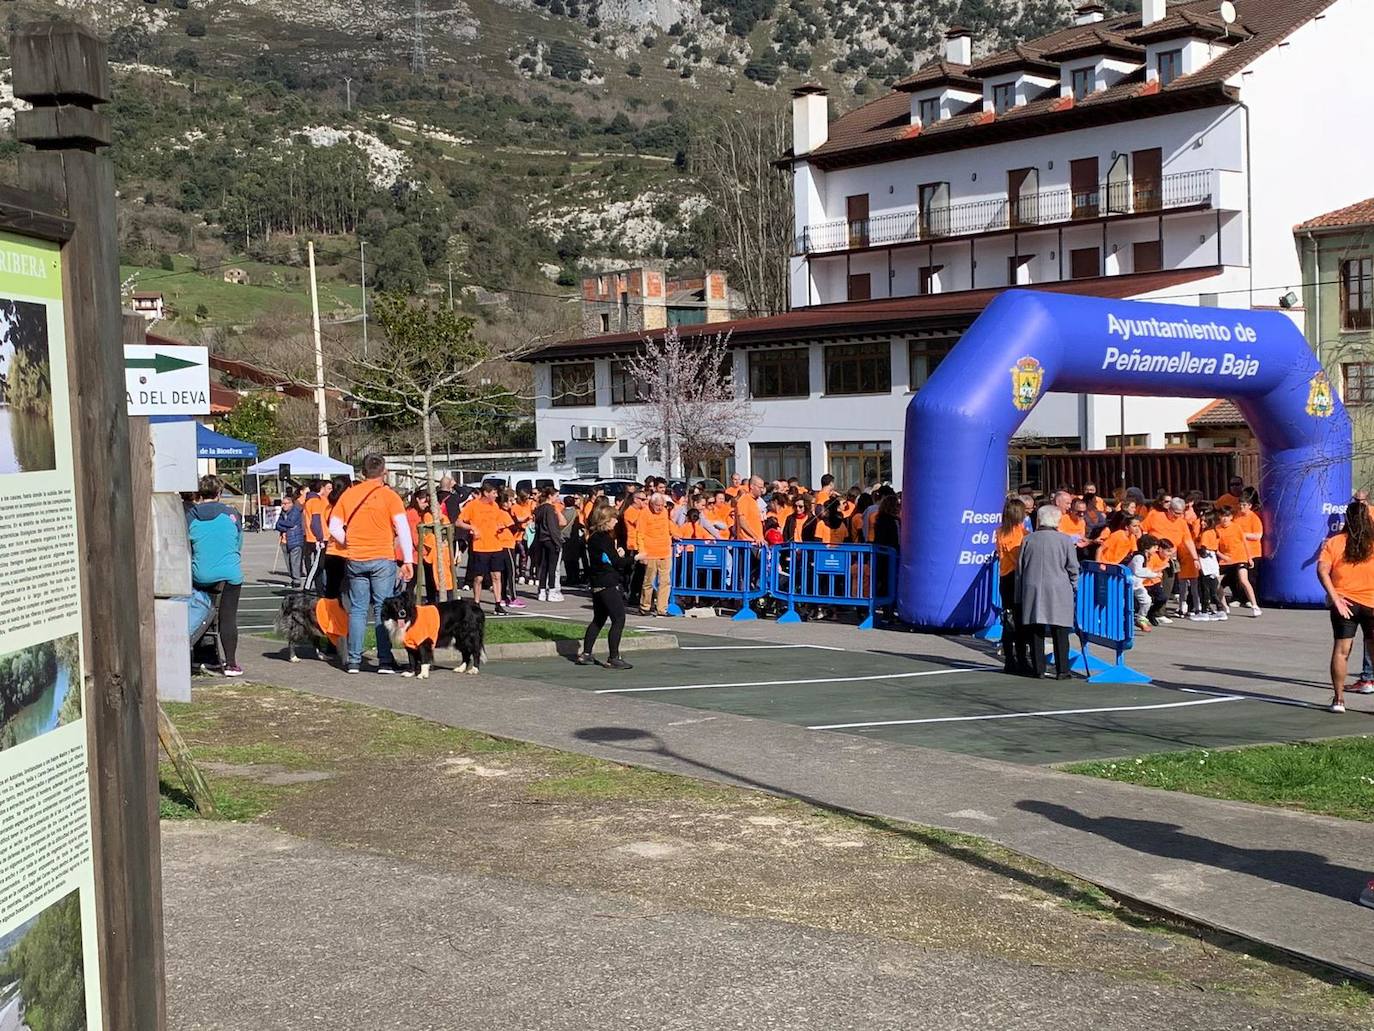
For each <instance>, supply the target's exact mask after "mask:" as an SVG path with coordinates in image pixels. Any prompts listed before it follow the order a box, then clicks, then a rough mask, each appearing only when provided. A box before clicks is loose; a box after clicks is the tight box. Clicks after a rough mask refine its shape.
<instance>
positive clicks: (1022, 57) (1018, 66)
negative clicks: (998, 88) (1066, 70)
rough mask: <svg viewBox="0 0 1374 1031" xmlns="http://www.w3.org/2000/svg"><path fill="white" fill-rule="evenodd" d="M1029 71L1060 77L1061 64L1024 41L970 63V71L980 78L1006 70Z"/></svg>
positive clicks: (999, 73) (1000, 73)
mask: <svg viewBox="0 0 1374 1031" xmlns="http://www.w3.org/2000/svg"><path fill="white" fill-rule="evenodd" d="M1023 69H1024V70H1025V71H1029V72H1046V73H1051V74H1053V75H1054V77H1055V78H1056V79H1057V78H1059V66H1058V65H1056V64H1055V63H1054V62H1053V61H1047V60H1045V52H1044V51H1043V50H1038V49H1036V48H1035V47H1030V46H1026V45H1025V44H1024V43H1017V44H1016V45H1015V46H1013V47H1012V48H1011V49H1010V50H1003V51H1001V52H1000V53H996V54H990V55H989V56H987V57H985V58H983V59H982V60H981V61H974V62H973V64H971V65H969V68H968V73H969V74H970V75H972V76H974V77H975V78H978V79H986V78H989V77H991V76H993V75H1002V74H1005V73H1006V72H1017V71H1021V70H1023Z"/></svg>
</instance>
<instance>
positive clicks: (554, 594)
mask: <svg viewBox="0 0 1374 1031" xmlns="http://www.w3.org/2000/svg"><path fill="white" fill-rule="evenodd" d="M546 600H548V601H551V602H554V603H557V602H560V601H562V600H563V592H562V591H550V592H549V596H548V598H547V599H546Z"/></svg>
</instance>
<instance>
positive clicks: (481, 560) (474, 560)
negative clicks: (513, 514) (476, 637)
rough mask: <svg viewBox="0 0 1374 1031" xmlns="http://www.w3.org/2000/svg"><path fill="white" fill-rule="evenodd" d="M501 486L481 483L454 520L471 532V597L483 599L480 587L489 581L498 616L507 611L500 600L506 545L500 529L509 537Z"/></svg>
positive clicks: (468, 573)
mask: <svg viewBox="0 0 1374 1031" xmlns="http://www.w3.org/2000/svg"><path fill="white" fill-rule="evenodd" d="M499 492H500V488H499V487H498V486H497V485H496V484H495V483H491V482H488V483H484V484H482V489H481V491H479V492H478V493H477V495H476V496H475V497H473V498H472V499H471V500H469V501H468V503H467V504H466V505H464V506H463V508H462V510H461V511H460V512H459V513H458V522H457V523H456V524H455V525H457V527H458V528H459V529H460V530H467V531H468V532H469V533H470V534H472V547H471V548H470V549H469V551H468V571H467V576H468V579H469V580H470V581H471V582H472V599H473V601H475V602H477V603H478V604H479V605H480V604H481V602H482V588H484V587H485V586H487V584H488V583H490V585H491V600H492V603H493V611H494V612H495V613H496V615H498V616H504V615H505V614H506V606H505V604H504V602H503V601H502V589H503V587H504V584H503V583H502V580H503V578H504V576H505V572H506V549H505V545H504V541H503V539H502V536H501V534H502V531H503V530H504V531H505V532H506V536H507V537H509V533H510V521H511V520H510V514H509V513H508V512H506V511H504V510H503V509H502V508H501V506H500V504H499V503H498V502H497V495H498V493H499Z"/></svg>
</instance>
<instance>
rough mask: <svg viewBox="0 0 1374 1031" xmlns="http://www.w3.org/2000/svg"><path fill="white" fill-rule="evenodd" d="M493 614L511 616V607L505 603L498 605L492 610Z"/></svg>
mask: <svg viewBox="0 0 1374 1031" xmlns="http://www.w3.org/2000/svg"><path fill="white" fill-rule="evenodd" d="M491 614H492V615H493V616H509V615H510V609H508V608H506V607H505V606H504V605H498V606H496V608H494V609H492V610H491Z"/></svg>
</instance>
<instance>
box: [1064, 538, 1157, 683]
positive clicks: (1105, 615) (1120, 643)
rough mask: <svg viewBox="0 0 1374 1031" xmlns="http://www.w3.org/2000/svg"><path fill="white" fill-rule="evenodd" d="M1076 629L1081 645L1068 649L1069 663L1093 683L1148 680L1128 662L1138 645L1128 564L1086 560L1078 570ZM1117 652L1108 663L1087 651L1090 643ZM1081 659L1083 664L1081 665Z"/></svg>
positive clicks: (1148, 679)
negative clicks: (1129, 656)
mask: <svg viewBox="0 0 1374 1031" xmlns="http://www.w3.org/2000/svg"><path fill="white" fill-rule="evenodd" d="M1073 622H1074V632H1075V633H1076V634H1078V639H1079V642H1080V645H1081V647H1080V648H1079V649H1078V650H1077V651H1074V652H1070V653H1069V666H1070V668H1071V669H1073V670H1075V671H1076V672H1079V673H1082V674H1083V675H1084V676H1085V677H1087V679H1088V681H1089V683H1093V684H1148V683H1149V682H1150V678H1149V677H1147V676H1146V675H1145V674H1144V673H1141V672H1139V671H1137V670H1134V669H1131V668H1130V667H1129V666H1127V665H1126V663H1125V661H1124V658H1125V655H1126V652H1128V651H1130V650H1131V648H1133V647H1135V584H1134V582H1133V580H1132V578H1131V571H1130V570H1129V569H1127V568H1126V567H1125V566H1119V565H1107V564H1106V563H1103V562H1083V563H1080V564H1079V571H1078V598H1077V600H1076V602H1075V605H1074V620H1073ZM1089 642H1091V643H1093V644H1098V645H1102V646H1103V647H1105V648H1111V649H1112V650H1113V651H1114V652H1115V653H1116V662H1115V663H1114V664H1112V665H1108V664H1107V663H1105V662H1103V661H1102V660H1101V659H1094V658H1093V657H1092V656H1090V655H1089V654H1088V644H1089ZM1080 661H1081V668H1080Z"/></svg>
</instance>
